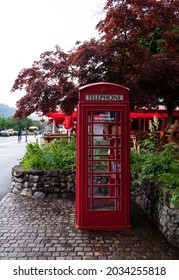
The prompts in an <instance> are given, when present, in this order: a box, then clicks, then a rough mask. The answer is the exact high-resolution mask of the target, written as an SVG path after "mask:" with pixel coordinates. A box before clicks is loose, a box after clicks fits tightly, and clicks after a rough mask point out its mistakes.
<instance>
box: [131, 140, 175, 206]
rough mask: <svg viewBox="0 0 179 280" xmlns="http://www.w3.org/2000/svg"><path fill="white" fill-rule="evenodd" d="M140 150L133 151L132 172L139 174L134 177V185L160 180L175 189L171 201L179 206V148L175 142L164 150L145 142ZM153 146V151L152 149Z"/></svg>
mask: <svg viewBox="0 0 179 280" xmlns="http://www.w3.org/2000/svg"><path fill="white" fill-rule="evenodd" d="M143 147H144V146H141V150H140V152H134V151H132V152H131V172H133V173H135V174H137V177H136V179H134V178H133V179H132V181H131V184H132V185H133V186H141V187H142V185H144V184H145V182H147V181H151V182H158V183H159V185H160V186H161V190H162V189H163V188H169V189H172V190H174V191H175V192H174V194H173V195H172V197H171V201H173V202H174V204H175V205H176V206H178V207H179V176H178V173H179V149H178V146H177V145H175V144H169V145H168V147H167V148H166V149H165V150H164V151H159V150H157V149H154V147H153V146H152V147H151V143H150V144H149V146H148V147H149V149H147V145H146V143H145V149H143ZM150 148H152V152H151V150H150Z"/></svg>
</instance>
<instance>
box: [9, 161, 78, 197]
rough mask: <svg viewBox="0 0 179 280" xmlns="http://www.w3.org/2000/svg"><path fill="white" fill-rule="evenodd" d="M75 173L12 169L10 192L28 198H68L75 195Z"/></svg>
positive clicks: (16, 167) (69, 171)
mask: <svg viewBox="0 0 179 280" xmlns="http://www.w3.org/2000/svg"><path fill="white" fill-rule="evenodd" d="M75 173H76V172H75V171H72V170H24V169H23V168H22V167H21V166H18V165H17V166H14V167H13V169H12V185H11V191H12V193H14V194H20V195H25V196H29V197H35V198H37V197H41V198H43V197H57V198H69V197H74V194H75Z"/></svg>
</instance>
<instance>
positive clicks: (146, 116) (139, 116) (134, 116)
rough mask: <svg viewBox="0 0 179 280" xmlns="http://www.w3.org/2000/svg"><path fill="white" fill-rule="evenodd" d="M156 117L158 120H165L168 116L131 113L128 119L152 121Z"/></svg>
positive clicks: (155, 113)
mask: <svg viewBox="0 0 179 280" xmlns="http://www.w3.org/2000/svg"><path fill="white" fill-rule="evenodd" d="M154 116H156V117H157V118H158V119H166V118H168V115H167V114H166V113H157V112H153V113H142V112H131V113H130V118H131V119H153V117H154Z"/></svg>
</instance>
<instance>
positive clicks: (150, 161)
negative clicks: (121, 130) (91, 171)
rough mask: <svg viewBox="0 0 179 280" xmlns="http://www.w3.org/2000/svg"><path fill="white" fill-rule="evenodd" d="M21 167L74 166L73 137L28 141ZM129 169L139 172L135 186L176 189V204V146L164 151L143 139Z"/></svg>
mask: <svg viewBox="0 0 179 280" xmlns="http://www.w3.org/2000/svg"><path fill="white" fill-rule="evenodd" d="M59 144H60V145H59ZM22 166H23V167H24V168H25V169H32V168H33V169H51V168H53V169H63V170H69V169H71V170H73V169H75V167H76V144H75V138H72V139H71V141H70V142H68V141H66V140H60V141H58V140H53V141H52V142H50V143H47V144H44V145H42V147H39V145H38V143H30V144H27V151H26V154H25V155H24V158H23V160H22ZM131 172H133V173H135V174H137V175H138V176H137V178H136V179H134V178H133V179H132V180H131V184H132V185H134V186H141V187H142V185H143V184H145V182H146V181H151V182H154V181H155V182H158V183H160V186H161V188H170V189H173V190H175V192H174V194H173V195H172V197H171V200H172V201H173V202H174V204H175V205H177V206H179V176H178V172H179V149H178V148H177V146H176V145H173V144H171V145H168V147H167V148H166V149H165V150H164V151H159V150H157V149H156V147H155V145H154V143H153V142H152V141H150V140H147V141H146V140H145V141H144V142H143V143H142V145H141V147H140V150H138V152H134V151H131Z"/></svg>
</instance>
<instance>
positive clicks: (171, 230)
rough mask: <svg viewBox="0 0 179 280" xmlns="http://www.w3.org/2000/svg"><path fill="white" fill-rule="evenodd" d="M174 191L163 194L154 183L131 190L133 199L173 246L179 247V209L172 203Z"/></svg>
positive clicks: (166, 190) (165, 190) (164, 191)
mask: <svg viewBox="0 0 179 280" xmlns="http://www.w3.org/2000/svg"><path fill="white" fill-rule="evenodd" d="M171 195H172V190H169V189H164V190H163V193H161V191H160V190H159V186H157V185H156V184H155V183H154V182H146V184H145V185H144V186H142V187H139V186H133V187H132V188H131V199H132V200H133V201H135V202H136V203H137V204H139V205H140V207H141V208H142V209H143V210H144V211H145V213H146V214H147V216H148V217H149V218H150V219H151V220H152V221H153V222H154V223H155V224H156V225H157V227H158V228H159V229H160V231H161V232H162V233H163V234H164V235H165V237H166V239H167V240H168V241H169V243H171V244H172V245H174V246H176V247H179V208H177V207H176V206H175V205H173V204H172V203H171V199H170V198H171Z"/></svg>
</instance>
